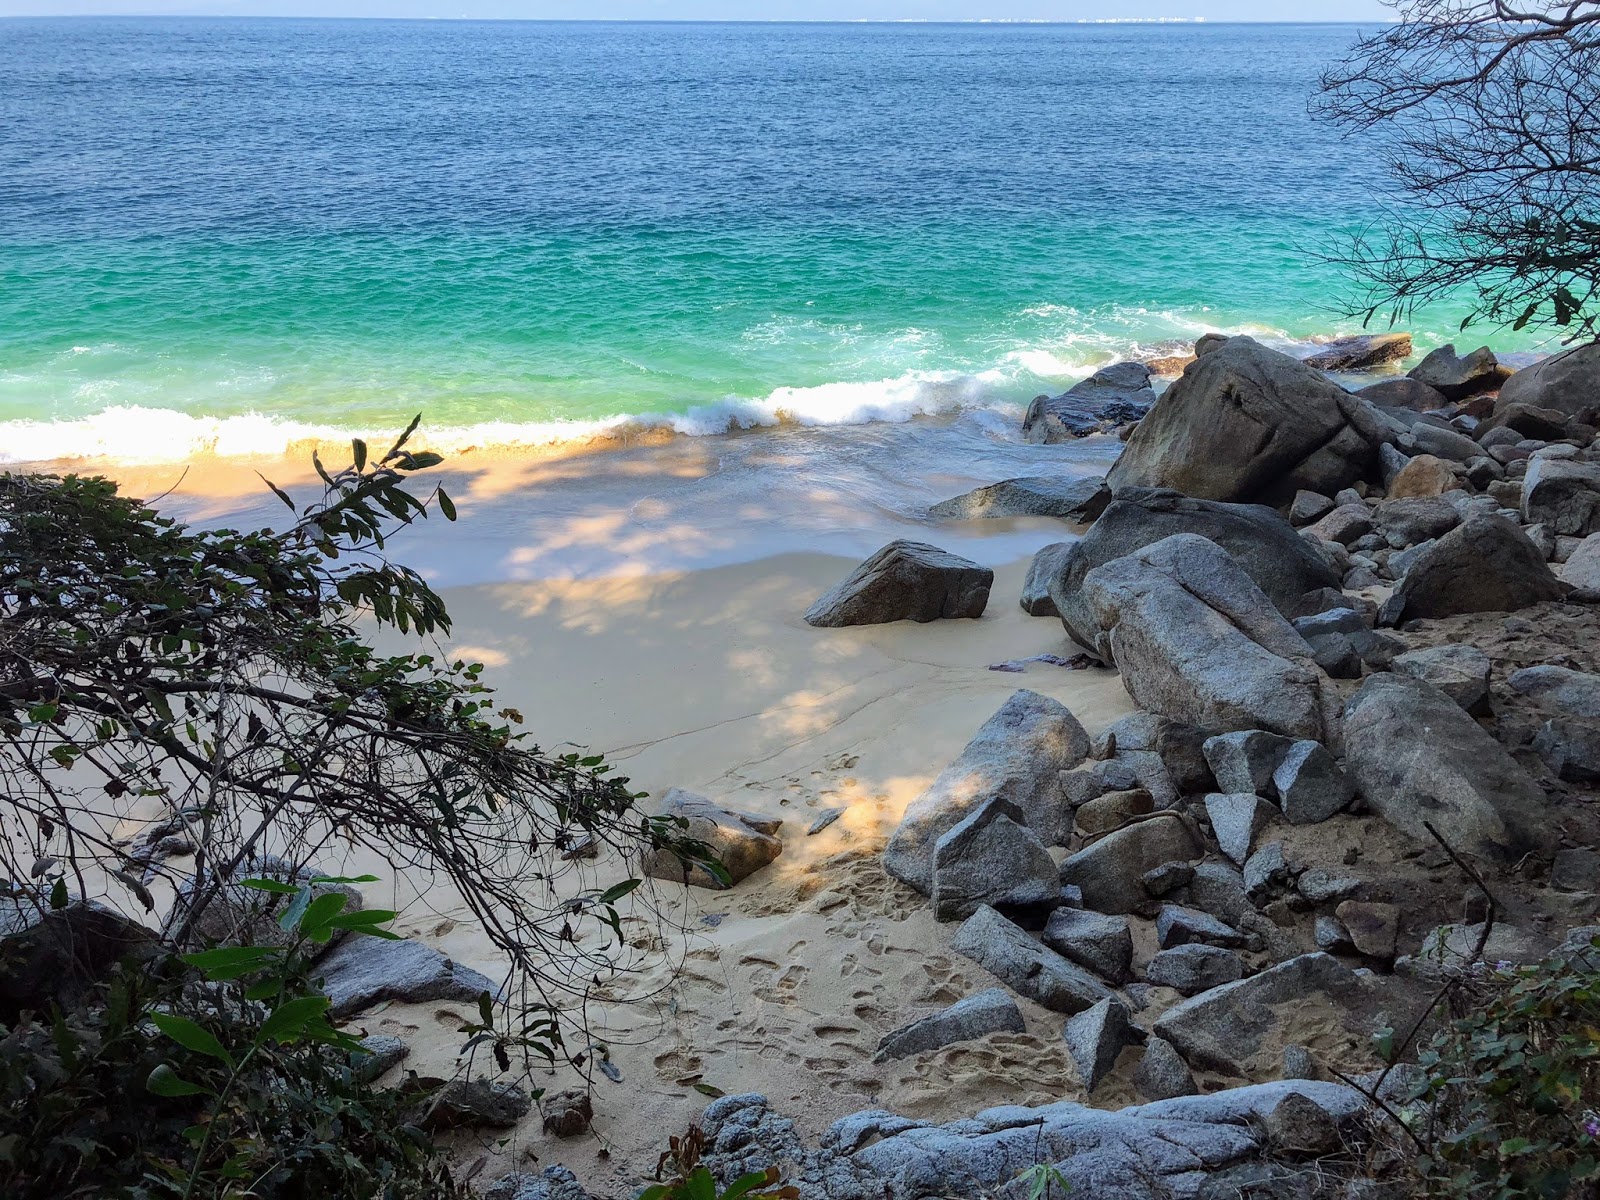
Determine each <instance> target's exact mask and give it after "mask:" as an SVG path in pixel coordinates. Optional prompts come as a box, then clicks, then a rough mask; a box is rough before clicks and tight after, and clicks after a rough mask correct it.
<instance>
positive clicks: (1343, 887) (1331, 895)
mask: <svg viewBox="0 0 1600 1200" xmlns="http://www.w3.org/2000/svg"><path fill="white" fill-rule="evenodd" d="M1295 887H1296V888H1297V889H1298V890H1299V892H1300V894H1301V895H1302V896H1304V897H1305V898H1306V899H1307V900H1309V901H1311V902H1312V903H1313V904H1327V903H1329V902H1331V901H1336V900H1347V899H1349V898H1350V897H1351V896H1353V895H1355V893H1356V892H1357V891H1359V890H1360V888H1361V881H1360V880H1359V879H1351V878H1350V877H1349V876H1347V875H1335V874H1333V873H1332V872H1331V871H1324V870H1322V868H1320V867H1312V868H1311V869H1310V870H1308V871H1306V872H1304V873H1303V874H1302V875H1301V876H1300V878H1299V879H1297V880H1295Z"/></svg>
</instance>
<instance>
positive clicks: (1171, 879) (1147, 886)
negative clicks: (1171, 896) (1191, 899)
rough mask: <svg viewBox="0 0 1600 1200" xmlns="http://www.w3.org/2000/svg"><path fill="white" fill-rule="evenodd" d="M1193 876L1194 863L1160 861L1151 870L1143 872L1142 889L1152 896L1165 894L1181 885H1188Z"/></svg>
mask: <svg viewBox="0 0 1600 1200" xmlns="http://www.w3.org/2000/svg"><path fill="white" fill-rule="evenodd" d="M1193 878H1194V864H1192V863H1186V862H1169V863H1162V864H1161V865H1160V866H1159V867H1157V868H1156V869H1155V870H1153V871H1146V872H1145V873H1144V890H1145V891H1147V892H1149V893H1150V894H1151V895H1152V896H1165V895H1167V894H1168V893H1169V892H1175V891H1177V890H1178V889H1179V888H1181V887H1188V886H1189V881H1190V880H1191V879H1193Z"/></svg>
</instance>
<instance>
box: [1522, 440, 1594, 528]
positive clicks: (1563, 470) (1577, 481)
mask: <svg viewBox="0 0 1600 1200" xmlns="http://www.w3.org/2000/svg"><path fill="white" fill-rule="evenodd" d="M1522 516H1523V519H1524V520H1528V521H1538V522H1541V523H1543V524H1544V525H1545V526H1546V527H1548V528H1549V529H1550V531H1551V532H1552V533H1556V534H1564V535H1566V536H1568V537H1588V536H1589V535H1590V534H1591V533H1600V463H1586V462H1573V461H1572V460H1571V459H1560V458H1535V459H1532V460H1531V461H1530V462H1529V463H1528V473H1527V474H1526V475H1524V476H1523V477H1522Z"/></svg>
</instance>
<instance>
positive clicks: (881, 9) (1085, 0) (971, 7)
mask: <svg viewBox="0 0 1600 1200" xmlns="http://www.w3.org/2000/svg"><path fill="white" fill-rule="evenodd" d="M1390 12H1391V10H1390V9H1388V8H1387V7H1386V6H1385V5H1383V4H1381V3H1378V0H1300V2H1299V3H1296V4H1294V5H1286V4H1284V3H1282V2H1281V0H762V2H761V3H759V4H753V3H751V0H0V16H18V15H38V16H47V15H58V14H85V13H117V14H135V13H189V14H202V13H203V14H214V15H229V16H247V15H248V16H317V17H478V18H508V17H509V18H523V19H545V20H553V19H555V20H565V19H578V20H584V19H589V20H674V21H681V20H701V21H704V20H751V19H757V20H842V21H852V20H875V21H884V20H888V21H899V20H926V21H968V20H994V19H1009V20H1051V21H1077V20H1103V19H1115V18H1122V19H1128V18H1144V19H1149V18H1158V17H1184V18H1189V19H1194V18H1203V19H1205V20H1208V21H1283V20H1293V21H1363V22H1369V21H1378V20H1384V19H1386V18H1388V17H1389V16H1390Z"/></svg>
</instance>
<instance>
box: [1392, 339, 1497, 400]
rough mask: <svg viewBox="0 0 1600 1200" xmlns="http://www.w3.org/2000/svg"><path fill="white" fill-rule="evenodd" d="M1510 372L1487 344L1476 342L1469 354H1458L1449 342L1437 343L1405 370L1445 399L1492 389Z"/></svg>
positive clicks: (1469, 395)
mask: <svg viewBox="0 0 1600 1200" xmlns="http://www.w3.org/2000/svg"><path fill="white" fill-rule="evenodd" d="M1510 374H1511V372H1510V371H1508V370H1507V369H1506V368H1504V367H1502V366H1501V365H1500V362H1499V360H1498V359H1496V358H1495V356H1494V351H1493V350H1491V349H1489V347H1487V346H1479V347H1478V348H1477V349H1476V350H1474V351H1473V352H1472V353H1471V354H1465V355H1458V354H1457V353H1456V348H1455V347H1454V346H1452V345H1444V346H1440V347H1439V348H1438V349H1437V350H1434V351H1432V352H1431V353H1429V354H1428V355H1427V356H1426V357H1425V358H1423V360H1422V361H1421V362H1419V363H1418V364H1417V365H1416V366H1414V367H1412V368H1411V370H1409V371H1408V372H1406V375H1407V377H1408V378H1410V379H1415V380H1416V381H1417V382H1418V383H1423V384H1427V386H1429V387H1431V388H1432V389H1433V390H1434V391H1436V392H1438V393H1439V394H1440V395H1441V396H1443V397H1444V398H1445V399H1446V400H1466V399H1467V398H1469V397H1471V396H1476V395H1477V394H1478V393H1479V392H1492V391H1494V390H1495V389H1496V388H1498V387H1499V386H1500V385H1501V384H1502V383H1503V382H1505V380H1506V379H1507V378H1508V377H1509V376H1510Z"/></svg>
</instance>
